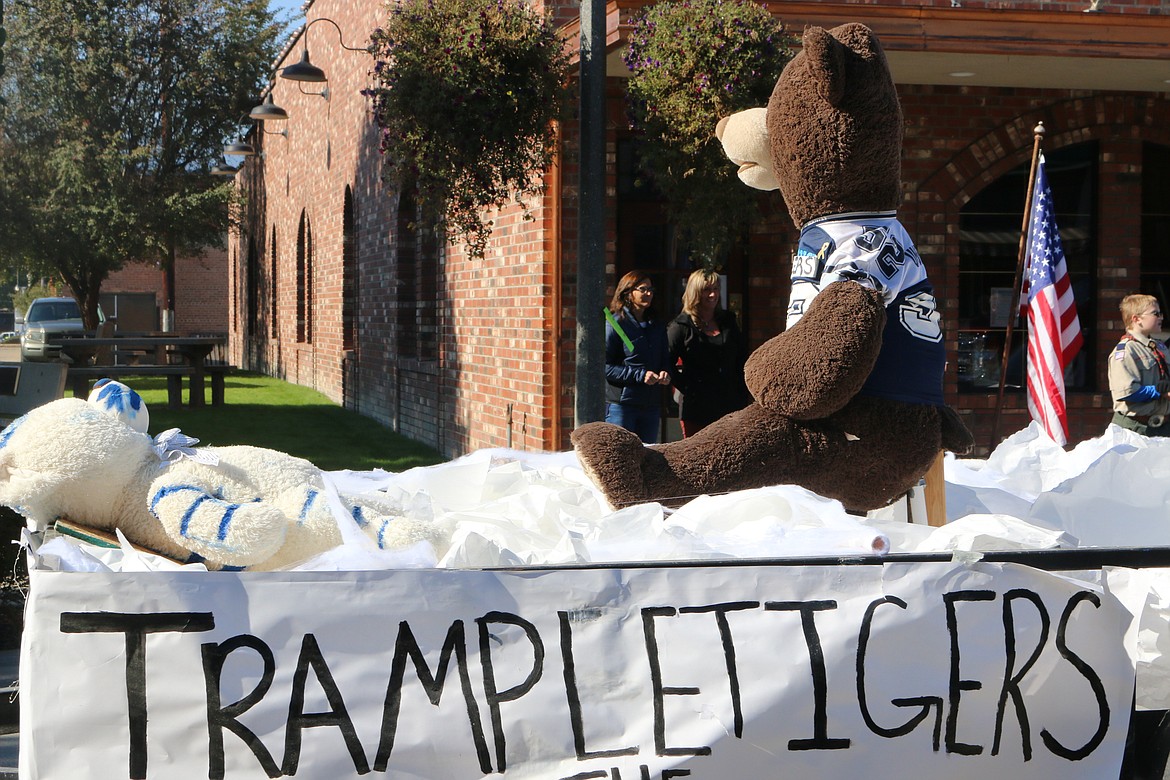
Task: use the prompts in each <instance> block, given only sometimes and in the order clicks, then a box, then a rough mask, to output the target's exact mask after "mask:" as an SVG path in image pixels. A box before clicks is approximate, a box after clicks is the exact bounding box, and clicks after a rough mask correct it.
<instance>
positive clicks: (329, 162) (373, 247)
mask: <svg viewBox="0 0 1170 780" xmlns="http://www.w3.org/2000/svg"><path fill="white" fill-rule="evenodd" d="M548 5H549V7H550V8H551V9H552V10H553V12H554V13H555V14H557V16H558V19H559V20H560V21H561V22H562V23H563V24H564V25H565V28H566V32H567V34H568V35H569V36H570V39H571V40H576V35H577V33H576V29H577V19H576V15H577V12H578V6H577V5H576V4H568V3H561V4H556V5H553V4H548ZM638 7H640V4H639V3H638V2H635V1H634V0H617V2H610V3H609V4H608V7H607V26H606V29H607V46H608V51H609V57H608V71H609V73H608V84H607V91H608V96H607V102H608V105H607V111H608V121H607V128H606V137H607V141H606V155H605V159H606V176H607V187H606V190H607V199H606V201H607V225H608V227H607V229H606V236H605V247H606V256H607V274H606V280H605V281H604V282H602V283H604V284H608V285H610V286H612V284H613V283H614V280H615V279H616V278H617V277H618V276H620V275H621V274H622V273H624V272H625V271H627V270H629V269H630V268H633V267H635V266H637V267H645V268H648V269H649V270H651V271H652V272H653V273H654V275H655V277H656V283H657V285H658V287H659V289H660V290H663V291H665V294H664V295H661V296H660V299H661V304H660V305H662V304H665V305H666V306H667V308H671V307H673V306H674V305H675V302H676V301H677V293H678V292H680V291H681V286H680V284H681V282H682V280H683V279H685V276H686V274H687V273H688V272H689V270H690V265H689V262H688V260H687V259H686V258H685V257H683V256H681V255H680V253H679V252H678V250H677V248H676V246H675V242H674V240H673V231H672V229H671V227H670V225H668V224H667V222H666V220H665V218H664V216H663V208H662V204H661V203H660V202H659V201H658V200H657V199H656V198H655V197H654V196H653V195H647V194H646V193H645V192H644V191H643V190H642V189H641V188H640V187H638V186H637V183H636V178H635V176H634V175H633V172H634V170H635V164H634V161H633V157H632V143H631V139H630V135H629V131H628V129H627V126H626V119H625V106H624V88H623V85H624V72H623V66H622V65H621V61H620V57H618V56H617V54H618V53H619V52H620V51H621V49H622V48H623V47H624V36H625V34H626V32H627V28H626V25H625V22H626V20H627V19H628V18H629V16H630V14H631V13H632V12H634V11H636V10H637V8H638ZM769 7H770V9H771V10H772V11H773V13H774V14H776V15H777V16H778V17H779V18H781V19H782V20H783V21H784V22H785V23H786V24H787V25H788V26H789V28H790V29H791V30H793V31H795V32H797V33H799V31H800V30H801V29H803V27H804V26H805V25H806V24H821V25H824V26H832V25H836V24H839V23H842V22H846V21H860V22H864V23H866V24H868V25H869V26H871V27H872V28H873V29H874V30H876V31H877V33H878V34H879V36H880V37H881V39H882V43H883V45H884V47H885V49H886V52H887V55H888V56H889V59H890V63H891V68H892V70H893V72H894V77H895V81H896V82H897V83H898V86H899V91H900V94H901V98H902V103H903V110H904V113H905V117H906V125H907V127H906V140H905V146H904V164H903V174H902V175H903V185H904V186H903V189H904V200H903V205H902V207H901V209H900V211H899V216H900V217H901V219H902V221H903V223H904V224H905V225H906V227H907V229H908V230H909V231H910V233H911V235H912V236H914V238H915V240H916V242H917V246H918V249H919V252H920V253H921V255H922V256H923V258H924V259H925V262H926V263H927V265H928V268H929V272H930V275H931V279H932V281H933V283H934V285H935V288H936V294H937V295H938V298H939V301H940V305H941V307H942V314H943V322H944V325H945V326H946V328H947V348H948V354H949V355H950V356H951V359H950V361H949V362H948V369H947V374H946V387H945V389H946V393H947V397H948V400H949V401H950V403H951V404H953V405H954V406H955V407H956V408H958V409H959V410H960V413H961V414H963V415H964V419H965V420H966V421H967V422H968V425H969V426H970V427H971V428H972V430H973V431H974V432H975V433H976V437H977V440H978V441H979V443H980V445H981V446H982V448H983V451H986V449H987V446H988V445H989V444H990V443H991V442H990V436H991V428H992V425H993V422H992V418H993V417H994V414H995V406H996V399H997V392H996V389H997V387H998V379H999V365H998V364H999V362H1000V361H999V354H998V350H999V349H1001V346H1000V345H1001V344H1002V338H1003V331H1004V325H1005V324H1006V315H1005V314H1004V310H1005V306H1004V290H1005V289H1006V290H1008V291H1009V292H1010V285H1011V279H1012V277H1013V275H1014V270H1015V264H1016V256H1017V252H1018V244H1019V231H1020V224H1021V221H1022V211H1023V207H1024V196H1025V193H1024V191H1025V189H1026V181H1027V177H1028V170H1029V161H1030V157H1031V152H1032V148H1033V133H1032V129H1033V127H1035V126H1036V125H1037V123H1038V122H1041V121H1042V122H1043V123H1044V125H1045V127H1046V129H1047V133H1046V136H1045V139H1044V149H1045V153H1046V157H1047V160H1048V169H1049V176H1050V179H1051V180H1052V186H1053V190H1054V199H1055V201H1056V205H1057V221H1058V224H1059V225H1060V227H1061V230H1062V235H1063V240H1064V244H1065V250H1066V254H1067V255H1068V258H1069V266H1070V274H1071V276H1072V278H1073V282H1074V286H1075V289H1076V294H1077V302H1078V306H1079V308H1080V312H1081V323H1082V327H1083V328H1084V331H1085V337H1086V346H1085V349H1084V350H1083V352H1082V357H1081V358H1080V359H1079V360H1078V362H1077V364H1076V365H1075V366H1074V370H1073V372H1072V373H1071V374H1070V377H1069V385H1070V387H1069V390H1068V404H1069V407H1070V437H1071V439H1072V441H1074V442H1076V441H1080V440H1082V439H1084V438H1088V437H1092V436H1094V435H1097V434H1098V433H1099V432H1100V431H1101V430H1102V429H1103V428H1104V426H1105V423H1106V421H1107V419H1108V409H1109V399H1108V392H1107V383H1106V381H1105V365H1104V360H1103V356H1104V355H1105V353H1106V352H1107V350H1108V349H1109V348H1110V346H1112V344H1113V343H1115V340H1116V338H1117V335H1118V334H1119V333H1120V331H1121V323H1120V315H1119V314H1118V312H1117V304H1118V302H1119V300H1120V299H1121V298H1122V297H1123V296H1124V295H1125V294H1127V293H1129V292H1131V291H1136V290H1138V289H1142V290H1144V291H1148V292H1151V293H1154V294H1157V295H1159V296H1160V297H1161V299H1162V300H1163V301H1164V302H1165V301H1166V293H1167V292H1170V263H1167V262H1166V260H1165V257H1164V255H1163V254H1162V251H1160V250H1162V248H1163V247H1165V246H1166V245H1167V239H1170V101H1168V100H1167V96H1166V90H1167V89H1168V87H1167V83H1168V82H1170V67H1168V63H1167V59H1166V57H1167V54H1166V42H1167V41H1170V0H1125V2H1120V1H1118V0H1090V2H1084V3H1064V2H1049V1H1048V0H1032V1H1031V2H1011V3H1008V2H971V1H970V0H941V1H940V0H920V1H919V2H917V3H897V2H883V3H880V4H879V3H847V4H846V3H818V2H788V1H785V2H779V1H778V0H773V2H771V3H769ZM383 13H384V10H383V4H382V3H381V2H379V1H378V0H315V1H314V2H312V3H311V4H310V5H308V7H307V11H306V14H307V18H308V20H310V22H311V23H312V22H313V20H316V19H329V20H331V21H332V22H334V23H335V24H336V27H334V26H333V25H330V24H328V23H326V24H311V25H310V26H309V27H308V28H307V29H304V30H303V32H302V33H301V34H300V35H299V37H296V38H294V40H293V41H292V42H291V44H290V47H289V49H288V51H287V52H286V54H285V55H284V56H283V58H282V60H281V62H279V63H277V66H278V67H283V66H285V65H288V64H292V63H293V62H296V61H297V59H299V58H300V56H301V54H302V51H303V50H304V49H305V47H306V45H307V47H308V49H309V51H311V56H312V62H313V63H314V64H316V65H318V66H320V67H322V68H323V69H324V70H325V72H326V73H327V74H328V76H329V81H328V83H327V85H326V86H327V94H325V95H321V94H306V93H307V92H312V91H313V90H312V89H306V88H304V87H302V86H298V84H296V83H294V82H290V81H286V80H283V79H279V78H278V79H274V80H273V82H272V85H271V95H272V98H273V100H274V102H275V103H276V104H277V105H279V106H281V107H283V108H285V109H286V110H287V111H288V113H289V119H288V120H287V121H286V122H282V123H280V124H279V125H278V124H276V123H273V122H268V123H266V124H265V125H263V126H257V127H256V128H254V129H253V130H252V132H251V133H250V135H249V136H248V140H249V141H250V142H251V143H252V144H253V145H254V146H255V147H256V149H257V151H258V152H259V154H257V155H256V156H254V157H249V158H247V160H246V162H245V165H244V167H243V169H242V174H241V175H239V176H237V181H238V183H239V186H240V187H241V188H243V190H244V192H245V194H246V196H247V204H248V205H247V212H246V214H245V224H246V228H245V229H244V230H243V231H241V232H240V233H238V234H236V235H234V236H233V240H232V243H231V247H230V249H229V273H230V287H231V298H230V301H229V306H230V322H229V327H230V333H231V345H230V349H231V352H232V360H233V362H236V363H237V364H239V365H243V366H245V367H249V368H254V369H258V370H262V371H265V372H268V373H271V374H274V375H277V376H281V377H284V378H286V379H288V380H289V381H292V382H296V383H299V384H304V385H309V386H312V387H314V388H316V389H318V390H320V391H321V392H323V393H325V394H326V395H327V396H329V397H330V398H333V399H335V400H337V401H338V402H341V403H344V404H345V405H346V406H348V407H350V408H354V409H356V410H358V411H359V412H361V413H362V414H364V415H367V416H369V417H371V418H373V419H374V420H377V421H378V422H380V423H383V424H385V425H388V426H390V427H391V428H393V429H394V430H396V431H398V432H400V433H403V434H405V435H407V436H409V437H411V438H413V439H416V440H418V441H421V442H425V443H427V444H430V445H432V446H435V447H436V448H438V449H440V450H441V451H442V452H444V453H446V454H448V455H456V454H460V453H463V452H467V451H470V450H472V449H476V448H480V447H492V446H512V447H518V448H524V449H544V450H551V449H561V448H564V447H566V446H568V433H569V431H570V429H571V427H572V418H573V402H572V399H573V378H574V365H575V355H574V343H575V334H574V323H575V316H576V312H575V308H574V303H575V291H576V285H577V279H576V267H577V265H576V244H577V200H576V193H577V185H578V164H577V163H578V156H577V136H578V130H577V128H576V127H574V126H572V124H566V126H564V127H563V128H562V133H561V146H560V149H559V151H558V159H557V161H556V164H555V165H554V166H553V167H552V169H550V170H549V171H548V172H547V174H546V182H547V184H548V189H547V192H546V194H545V195H544V196H543V198H541V199H540V201H539V202H534V203H530V204H528V206H529V208H530V210H531V212H532V213H533V215H534V216H535V217H536V220H535V221H532V222H524V221H522V220H521V218H520V216H521V215H520V213H519V209H510V210H508V211H505V212H504V213H502V214H499V215H496V217H495V231H494V234H493V238H492V241H491V243H490V245H489V248H488V252H487V257H486V259H484V260H482V261H478V260H472V259H470V258H469V257H468V256H467V255H466V254H465V252H464V250H463V248H462V247H461V246H458V245H451V246H443V245H442V242H441V241H438V240H436V237H435V235H434V233H433V231H427V230H421V229H418V228H416V227H412V225H413V223H414V220H413V216H414V206H413V204H412V203H411V202H410V199H409V198H408V197H402V196H401V195H400V194H399V193H396V192H392V191H390V190H389V189H388V188H387V187H385V186H383V184H382V182H381V180H380V176H379V169H380V161H379V152H378V137H377V131H376V128H375V126H374V124H373V121H372V118H371V115H370V112H369V109H368V105H367V103H366V101H365V99H364V98H363V97H362V96H361V95H360V90H361V89H362V88H363V87H365V86H366V85H367V74H368V70H369V67H370V65H371V60H370V58H369V56H368V55H366V54H364V53H362V52H354V51H350V50H348V49H345V48H343V47H342V45H341V44H342V43H344V45H345V46H350V47H360V46H362V45H364V44H365V42H366V39H367V36H368V34H369V31H370V30H372V29H373V28H375V27H376V26H377V25H378V23H379V21H380V19H381V16H382V14H383ZM318 91H320V90H318ZM761 203H762V205H763V210H764V212H765V219H764V221H763V223H762V224H760V225H758V226H757V227H756V228H755V229H753V231H752V233H751V235H750V236H749V237H747V238H746V240H745V242H744V246H743V247H741V250H740V251H739V252H737V253H736V254H735V255H734V256H733V258H732V260H731V261H730V262H729V264H728V266H727V274H728V288H729V292H730V295H731V300H732V302H733V305H734V306H735V307H736V308H737V309H739V310H740V312H741V316H742V319H743V321H744V323H745V325H746V328H747V332H748V333H749V336H750V338H751V340H752V342H753V345H755V344H759V343H761V342H762V341H763V340H765V339H766V338H768V337H769V336H771V335H773V334H774V333H776V332H778V331H779V330H780V328H781V327H782V323H783V315H784V302H785V301H786V300H787V293H788V281H787V274H788V270H789V269H788V262H787V258H788V257H789V254H790V253H791V251H792V249H793V247H794V245H795V241H796V238H797V230H796V228H795V227H794V226H793V225H792V224H791V221H790V220H789V218H788V216H787V213H786V212H785V210H784V206H783V203H782V201H781V200H780V198H779V196H778V195H777V194H774V193H773V194H768V195H764V196H761ZM594 283H596V282H594ZM1017 340H1018V343H1019V344H1020V345H1021V346H1022V344H1023V337H1022V335H1020V336H1017ZM1019 363H1020V361H1019V359H1018V358H1013V359H1009V365H1008V369H1007V382H1008V385H1009V387H1008V389H1007V391H1006V393H1005V402H1004V407H1003V412H1002V418H1001V421H1000V423H999V431H1000V438H1002V437H1003V436H1005V435H1007V434H1009V433H1011V432H1013V431H1015V430H1018V429H1019V428H1022V427H1023V426H1024V425H1026V424H1027V422H1028V412H1027V408H1026V402H1025V399H1024V397H1023V395H1022V393H1021V391H1020V390H1018V389H1017V388H1013V387H1012V386H1011V385H1014V384H1017V383H1018V382H1019V367H1018V364H1019Z"/></svg>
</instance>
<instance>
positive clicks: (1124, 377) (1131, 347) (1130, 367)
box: [1109, 294, 1170, 436]
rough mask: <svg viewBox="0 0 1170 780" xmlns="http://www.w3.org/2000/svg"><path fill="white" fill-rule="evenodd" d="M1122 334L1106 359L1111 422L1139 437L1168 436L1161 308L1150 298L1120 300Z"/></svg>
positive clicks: (1168, 381) (1169, 380) (1168, 375)
mask: <svg viewBox="0 0 1170 780" xmlns="http://www.w3.org/2000/svg"><path fill="white" fill-rule="evenodd" d="M1121 318H1122V321H1123V322H1125V335H1124V336H1122V337H1121V341H1120V342H1119V343H1118V344H1117V346H1116V347H1114V348H1113V352H1112V353H1111V354H1110V356H1109V392H1110V393H1111V394H1112V396H1113V423H1114V424H1115V425H1120V426H1121V427H1122V428H1128V429H1129V430H1131V431H1136V432H1137V433H1140V434H1142V435H1143V436H1170V367H1168V366H1167V353H1166V346H1165V345H1164V344H1162V342H1160V341H1158V340H1157V339H1155V338H1154V337H1153V335H1152V334H1153V333H1155V332H1160V331H1161V330H1162V308H1161V306H1159V305H1158V299H1157V298H1155V297H1154V296H1152V295H1140V294H1134V295H1127V296H1126V297H1125V298H1124V299H1123V300H1122V301H1121Z"/></svg>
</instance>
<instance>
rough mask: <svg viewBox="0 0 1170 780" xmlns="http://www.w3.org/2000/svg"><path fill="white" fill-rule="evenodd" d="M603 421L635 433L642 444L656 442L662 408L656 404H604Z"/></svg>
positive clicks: (660, 424) (660, 423)
mask: <svg viewBox="0 0 1170 780" xmlns="http://www.w3.org/2000/svg"><path fill="white" fill-rule="evenodd" d="M605 421H606V422H607V423H612V424H613V425H617V426H620V427H622V428H625V429H626V430H627V431H630V432H631V433H635V434H637V436H638V438H639V439H641V440H642V443H643V444H656V443H657V442H658V431H659V429H660V428H661V426H662V410H661V409H659V408H658V407H656V406H653V407H651V406H627V405H624V404H606V405H605Z"/></svg>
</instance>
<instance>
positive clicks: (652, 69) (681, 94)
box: [623, 0, 794, 267]
mask: <svg viewBox="0 0 1170 780" xmlns="http://www.w3.org/2000/svg"><path fill="white" fill-rule="evenodd" d="M630 22H631V27H632V30H631V32H630V38H629V40H630V43H629V48H628V49H627V50H626V51H625V52H624V54H623V56H624V59H625V63H626V65H627V66H628V67H629V69H630V74H631V75H630V79H629V82H628V85H627V92H628V95H629V109H630V118H631V125H632V127H633V128H634V129H635V130H636V131H637V132H638V139H639V141H640V144H639V153H640V156H641V158H642V164H643V167H644V169H645V170H647V171H648V172H649V175H650V177H651V178H652V179H653V180H654V183H655V184H656V185H657V187H658V190H659V191H660V192H661V193H662V194H663V196H664V197H665V198H666V202H667V208H668V210H669V213H670V216H671V220H672V221H673V222H674V224H675V225H677V226H678V227H679V229H680V231H681V232H682V237H683V239H684V241H686V243H687V244H688V245H689V246H690V249H691V251H692V252H693V254H694V255H695V257H696V259H698V260H701V261H702V262H703V264H704V265H707V266H709V267H717V266H718V265H719V262H720V260H721V258H722V255H723V253H724V252H726V251H728V249H729V248H730V246H731V245H732V244H734V243H735V242H736V241H737V240H738V239H739V237H740V236H741V235H743V233H744V231H745V230H746V229H747V227H748V226H749V225H750V224H751V222H752V220H753V219H754V218H755V217H756V215H757V209H756V194H755V192H754V191H753V190H751V189H749V188H748V187H746V186H745V185H744V184H743V183H742V182H740V181H739V180H738V179H737V178H736V176H735V166H733V165H731V164H730V163H729V162H728V160H727V158H726V157H725V156H724V154H723V150H722V148H721V147H720V145H719V142H718V141H717V140H716V139H715V125H716V123H717V122H718V121H719V119H720V118H721V117H724V116H727V115H728V114H731V113H734V112H736V111H740V110H742V109H745V108H752V107H755V106H763V105H767V102H768V97H769V96H770V95H771V94H772V88H773V87H774V86H775V84H776V78H777V77H778V76H779V75H780V71H781V70H783V68H784V65H785V64H786V63H787V62H788V60H789V59H791V57H792V50H791V45H792V44H793V43H794V40H793V38H792V37H791V36H790V35H788V33H787V32H786V31H785V29H784V25H783V23H781V22H780V21H779V20H777V19H774V18H773V17H772V16H771V14H769V13H768V10H767V8H766V7H765V6H763V5H761V4H760V3H757V2H754V1H753V0H682V2H671V3H655V4H653V5H649V6H646V7H645V8H644V9H643V10H642V11H641V12H639V13H638V14H637V15H635V16H634V17H633V18H632V19H631V20H630Z"/></svg>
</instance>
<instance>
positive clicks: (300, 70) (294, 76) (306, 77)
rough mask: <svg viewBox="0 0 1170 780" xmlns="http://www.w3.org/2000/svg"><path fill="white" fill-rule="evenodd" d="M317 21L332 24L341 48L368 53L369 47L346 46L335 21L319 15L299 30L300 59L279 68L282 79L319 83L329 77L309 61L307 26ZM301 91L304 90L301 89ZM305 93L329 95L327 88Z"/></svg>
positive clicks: (326, 96)
mask: <svg viewBox="0 0 1170 780" xmlns="http://www.w3.org/2000/svg"><path fill="white" fill-rule="evenodd" d="M317 22H329V23H330V24H331V25H333V27H334V29H336V30H337V38H338V41H339V43H340V45H341V48H343V49H345V50H347V51H364V52H365V53H366V54H370V50H369V49H358V48H354V47H353V46H346V45H345V37H344V36H343V35H342V33H341V27H339V26H338V24H337V22H335V21H333V20H332V19H330V18H329V17H327V16H319V17H317V18H316V19H313V20H312V21H311V22H309V23H308V24H306V25H305V27H304V29H303V30H302V31H301V34H302V35H304V36H305V48H304V49H303V50H302V51H301V61H300V62H297V63H294V64H292V65H288V66H287V67H284V68H281V69H280V77H281V78H282V79H288V80H289V81H307V82H311V83H316V84H320V83H321V82H323V81H328V80H329V77H328V76H326V75H325V71H323V70H321V69H320V68H318V67H317V66H316V65H314V64H313V63H311V62H309V28H310V27H312V26H313V25H314V24H316V23H317ZM371 56H372V55H371ZM301 91H302V92H304V90H303V89H302V90H301ZM305 94H307V95H321V96H322V97H325V98H326V99H328V97H329V91H328V90H326V91H325V92H324V93H321V92H306V93H305Z"/></svg>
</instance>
